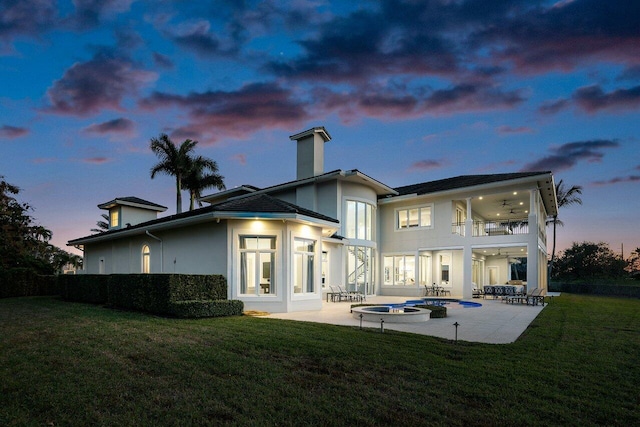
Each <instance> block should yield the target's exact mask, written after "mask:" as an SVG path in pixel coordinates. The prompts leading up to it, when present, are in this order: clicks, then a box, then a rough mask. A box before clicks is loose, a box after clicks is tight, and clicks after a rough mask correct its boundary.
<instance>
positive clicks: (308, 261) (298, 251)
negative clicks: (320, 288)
mask: <svg viewBox="0 0 640 427" xmlns="http://www.w3.org/2000/svg"><path fill="white" fill-rule="evenodd" d="M293 246H294V247H293V293H295V294H301V293H313V292H314V291H315V286H314V283H315V280H314V254H315V252H314V250H315V242H314V241H313V240H307V239H297V238H296V239H294V240H293Z"/></svg>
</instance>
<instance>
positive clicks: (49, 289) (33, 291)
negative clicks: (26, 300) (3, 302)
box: [0, 268, 58, 298]
mask: <svg viewBox="0 0 640 427" xmlns="http://www.w3.org/2000/svg"><path fill="white" fill-rule="evenodd" d="M45 295H58V287H57V283H56V278H55V276H41V275H39V274H36V273H34V272H33V270H31V269H29V268H14V269H10V270H0V298H14V297H34V296H45Z"/></svg>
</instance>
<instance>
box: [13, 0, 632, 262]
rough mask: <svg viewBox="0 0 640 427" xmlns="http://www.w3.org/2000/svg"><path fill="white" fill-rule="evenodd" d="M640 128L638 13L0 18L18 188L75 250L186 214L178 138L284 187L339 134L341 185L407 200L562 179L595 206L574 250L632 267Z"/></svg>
mask: <svg viewBox="0 0 640 427" xmlns="http://www.w3.org/2000/svg"><path fill="white" fill-rule="evenodd" d="M639 111H640V1H638V0H629V1H616V0H608V1H607V0H559V1H535V0H520V1H518V0H473V1H465V0H424V1H419V0H414V1H411V0H406V1H400V0H389V1H380V2H378V1H364V0H363V1H353V2H347V1H324V0H317V1H313V0H310V1H306V0H294V1H277V0H268V1H233V0H228V1H215V2H204V1H181V0H175V1H150V0H149V1H135V0H74V1H69V0H61V1H54V0H0V153H1V156H0V175H2V176H4V178H5V179H6V180H7V181H8V182H10V183H12V184H15V185H17V186H19V187H20V188H21V189H22V192H21V194H20V195H19V199H20V200H21V201H25V202H28V203H29V204H31V205H32V206H33V207H34V208H35V210H34V211H33V212H32V214H33V216H34V217H35V218H36V219H37V221H38V223H40V224H41V225H44V226H45V227H47V228H49V229H51V230H52V231H53V240H52V243H53V244H55V245H56V246H59V247H61V248H65V249H67V250H71V249H69V248H67V247H66V242H67V241H68V240H70V239H73V238H78V237H82V236H87V235H89V234H91V233H90V231H89V230H90V229H91V228H95V226H96V221H98V220H100V219H101V218H100V214H101V213H104V212H105V211H101V210H100V209H98V208H97V205H98V204H100V203H103V202H107V201H109V200H112V199H114V198H115V197H124V196H136V197H140V198H143V199H146V200H149V201H152V202H155V203H159V204H162V205H164V206H167V207H168V208H169V209H168V210H167V212H165V213H164V214H163V215H169V214H173V213H175V208H176V207H175V190H174V188H175V187H174V181H173V178H172V177H169V176H166V175H161V176H157V177H156V178H155V179H153V180H151V178H150V174H149V170H150V169H151V167H152V166H153V165H154V164H155V163H156V161H157V159H156V157H155V156H154V155H153V154H152V153H151V151H150V149H149V140H150V139H151V138H152V137H156V136H158V135H159V134H160V133H162V132H165V133H167V134H169V135H170V136H171V138H172V139H173V140H174V141H175V142H177V143H180V142H182V141H183V140H184V139H186V138H191V139H195V140H198V141H199V145H198V147H197V152H198V153H199V154H202V155H204V156H207V157H210V158H212V159H214V160H216V161H217V162H218V165H219V168H220V173H221V174H222V175H223V176H224V177H225V183H226V185H227V188H233V187H235V186H238V185H242V184H251V185H255V186H259V187H266V186H270V185H274V184H278V183H281V182H286V181H291V180H293V179H295V174H296V172H295V163H296V161H295V143H294V142H292V141H290V140H289V135H293V134H295V133H298V132H300V131H303V130H305V129H308V128H311V127H313V126H325V127H326V129H327V130H328V132H329V133H330V134H331V136H332V137H333V140H332V141H330V142H328V143H327V145H326V147H325V155H326V160H325V170H327V171H330V170H334V169H345V170H346V169H358V170H360V171H361V172H363V173H365V174H367V175H369V176H371V177H373V178H375V179H377V180H379V181H381V182H383V183H385V184H387V185H389V186H392V187H396V186H401V185H407V184H414V183H419V182H424V181H431V180H436V179H442V178H448V177H452V176H457V175H468V174H489V173H506V172H519V171H533V170H536V171H544V170H551V171H552V172H553V173H554V176H555V180H556V182H558V181H559V180H561V179H562V180H564V182H565V183H567V184H569V185H581V186H582V187H583V195H582V200H583V205H582V206H579V205H578V206H572V207H569V208H566V209H564V210H561V211H560V218H561V219H562V221H563V222H564V223H565V226H564V227H562V228H560V229H559V231H558V246H559V249H565V248H566V247H568V246H570V245H571V243H572V242H573V241H577V242H582V241H585V240H586V241H595V242H600V241H604V242H606V243H608V244H609V245H610V248H611V249H612V250H614V251H616V252H618V253H619V252H620V249H621V245H622V244H624V250H625V254H626V255H628V254H629V252H630V251H632V250H634V249H635V248H637V247H640V225H639V222H640V215H639V212H640V191H639V189H640V154H639V147H640V144H639V142H640V141H639V139H640V138H639V137H640V117H639V115H638V113H639ZM211 192H212V191H211ZM205 193H207V194H209V193H210V192H205ZM185 205H186V206H188V198H187V195H186V194H185ZM549 246H550V243H549Z"/></svg>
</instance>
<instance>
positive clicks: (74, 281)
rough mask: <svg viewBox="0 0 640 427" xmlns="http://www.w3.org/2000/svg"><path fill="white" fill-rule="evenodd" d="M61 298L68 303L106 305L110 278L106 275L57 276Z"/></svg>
mask: <svg viewBox="0 0 640 427" xmlns="http://www.w3.org/2000/svg"><path fill="white" fill-rule="evenodd" d="M57 282H58V289H59V293H60V296H62V298H63V299H65V300H67V301H74V302H87V303H91V304H105V303H106V302H107V298H108V285H109V276H106V275H104V274H78V275H75V274H65V275H60V276H57Z"/></svg>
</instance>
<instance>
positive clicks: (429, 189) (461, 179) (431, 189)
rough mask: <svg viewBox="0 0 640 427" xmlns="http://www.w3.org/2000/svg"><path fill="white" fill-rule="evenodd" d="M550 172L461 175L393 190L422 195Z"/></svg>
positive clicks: (402, 193)
mask: <svg viewBox="0 0 640 427" xmlns="http://www.w3.org/2000/svg"><path fill="white" fill-rule="evenodd" d="M550 174H551V172H515V173H499V174H491V175H461V176H456V177H453V178H446V179H439V180H437V181H428V182H422V183H419V184H412V185H405V186H403V187H397V188H395V190H396V191H397V192H398V193H399V195H401V196H403V195H406V194H416V195H423V194H430V193H438V192H441V191H449V190H457V189H460V188H466V187H474V186H477V185H485V184H493V183H496V182H501V181H510V180H515V179H522V178H530V177H534V176H539V175H550Z"/></svg>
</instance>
